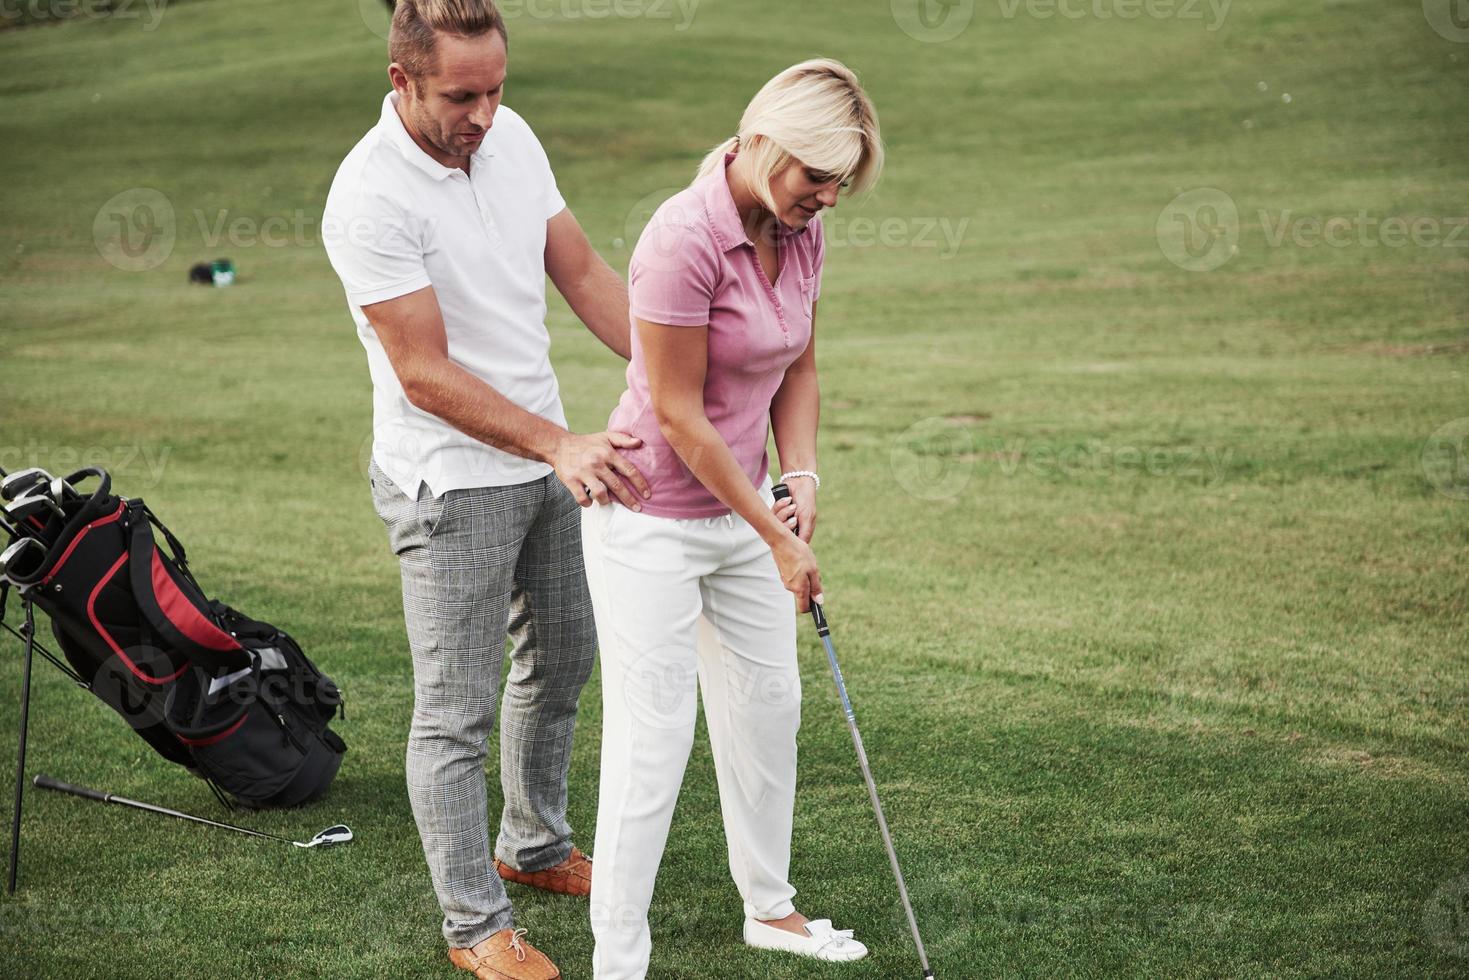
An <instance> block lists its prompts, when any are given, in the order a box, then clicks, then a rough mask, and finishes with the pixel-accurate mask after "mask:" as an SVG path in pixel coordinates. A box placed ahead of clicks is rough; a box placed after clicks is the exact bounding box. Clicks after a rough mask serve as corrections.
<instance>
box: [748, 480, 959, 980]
mask: <svg viewBox="0 0 1469 980" xmlns="http://www.w3.org/2000/svg"><path fill="white" fill-rule="evenodd" d="M771 493H772V494H773V495H774V497H775V499H776V500H784V499H785V498H787V497H789V496H790V495H791V491H790V488H789V487H787V486H786V485H785V484H784V483H777V484H776V485H775V486H774V487H772V488H771ZM793 531H794V529H793ZM811 619H812V620H813V621H814V622H815V623H816V634H817V635H818V636H820V637H821V642H822V644H823V645H824V646H825V647H826V662H827V664H828V665H829V666H830V667H831V676H832V678H833V679H834V680H835V681H836V685H837V694H839V695H840V696H841V699H842V710H843V711H845V712H846V714H847V728H848V729H850V730H851V732H852V744H853V745H854V746H856V747H857V761H858V762H860V763H861V764H862V778H863V779H865V780H866V781H867V795H868V796H870V797H871V798H872V811H873V812H874V813H876V814H877V827H878V830H880V831H882V843H883V846H884V847H886V848H887V852H888V863H890V864H891V865H892V866H893V878H895V879H896V880H897V882H898V895H899V897H901V898H902V900H903V911H904V912H905V913H907V916H908V928H909V929H910V930H911V931H912V933H913V945H914V946H916V947H917V948H918V962H919V964H920V965H921V966H922V967H923V977H924V980H933V970H932V969H930V968H929V965H928V953H927V951H925V950H924V948H923V937H922V936H920V935H919V934H918V920H917V919H916V918H915V917H914V915H913V903H912V902H911V901H910V900H909V898H908V885H907V883H906V882H904V881H903V869H902V868H900V867H899V866H898V852H897V850H896V849H894V847H893V835H892V834H891V833H889V831H888V821H887V817H886V816H884V815H883V812H882V802H881V801H880V800H879V799H878V798H877V783H876V782H874V781H873V778H872V767H871V766H870V765H868V763H867V750H866V749H864V748H863V747H862V733H861V732H859V731H858V730H857V714H856V712H855V711H853V710H852V699H851V698H849V697H848V696H847V682H846V681H845V680H843V679H842V668H841V666H840V665H839V664H838V663H837V653H836V650H835V648H833V647H832V645H831V627H830V626H828V625H827V622H826V614H825V613H824V612H822V609H821V603H819V602H817V601H816V600H815V599H812V600H811Z"/></svg>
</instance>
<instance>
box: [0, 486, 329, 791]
mask: <svg viewBox="0 0 1469 980" xmlns="http://www.w3.org/2000/svg"><path fill="white" fill-rule="evenodd" d="M92 480H95V481H96V484H97V485H96V487H95V489H94V490H92V491H91V492H90V493H89V494H88V493H84V492H78V493H76V494H75V495H74V499H68V500H65V501H64V502H63V503H62V505H61V507H60V508H59V509H60V510H61V511H62V512H60V513H54V514H50V515H49V516H47V517H46V518H45V519H43V520H37V519H32V521H31V522H30V524H29V525H26V526H24V527H22V528H19V529H17V530H19V531H20V533H21V534H25V535H29V536H32V537H35V538H37V539H38V540H39V541H40V542H41V544H42V545H43V546H44V551H43V550H42V549H41V548H34V547H33V548H30V549H29V550H28V551H27V552H26V553H27V555H32V556H33V557H31V558H30V559H29V560H27V561H25V562H24V563H23V565H22V567H14V566H13V565H12V567H10V568H8V569H7V572H6V575H7V579H8V582H7V586H6V587H13V588H14V589H16V590H17V591H18V593H19V594H20V595H21V597H22V598H23V599H24V600H25V601H26V602H27V603H30V604H33V605H34V607H35V608H36V609H40V610H41V611H42V612H44V613H45V614H46V615H47V616H48V617H49V618H50V620H51V630H52V633H53V635H54V636H55V637H56V642H57V644H58V645H59V646H60V648H61V652H62V655H63V656H64V657H65V658H66V661H67V663H68V664H69V665H70V668H71V669H70V670H67V668H66V665H63V664H61V663H59V662H57V661H55V660H54V658H53V662H55V663H57V666H59V667H61V668H62V669H63V670H67V673H68V674H70V675H71V676H72V677H73V679H74V680H76V681H77V683H78V684H80V685H82V686H83V687H86V688H87V689H88V690H90V691H91V692H92V693H93V694H95V695H96V696H97V697H98V698H100V699H101V700H102V701H104V702H106V703H107V704H108V705H110V706H111V707H112V708H113V710H115V711H116V712H117V713H118V714H119V715H121V716H122V717H123V718H124V719H125V720H126V721H127V722H128V724H129V725H131V726H132V728H133V730H134V731H136V732H137V733H138V735H140V736H141V737H142V738H143V740H144V741H146V742H147V743H148V744H149V745H151V746H152V747H153V748H154V749H155V750H156V751H157V752H158V754H159V755H161V756H163V757H164V758H165V759H167V760H169V761H170V762H176V763H178V764H179V765H181V766H184V767H186V768H188V769H189V770H190V771H191V772H194V773H195V774H196V775H199V776H202V777H204V778H205V779H207V780H208V781H209V782H210V784H211V786H213V787H216V792H218V791H219V790H223V791H224V792H225V793H227V794H229V795H230V796H232V797H234V799H235V800H237V801H238V802H240V803H241V804H243V805H244V806H247V807H251V808H265V807H290V806H297V805H300V804H303V803H307V802H309V801H311V800H314V799H316V798H317V797H319V796H321V795H322V794H323V793H325V792H326V790H327V788H328V787H329V786H330V785H331V783H332V780H333V778H335V776H336V774H337V769H338V767H339V766H340V765H341V762H342V755H343V753H344V752H345V751H346V745H345V744H344V743H343V742H342V740H341V738H340V737H338V736H337V734H336V733H335V732H333V731H332V730H331V729H330V728H329V727H327V726H328V722H329V721H331V719H332V718H333V717H334V716H335V715H336V714H337V712H338V711H344V709H343V705H342V697H341V693H340V692H339V691H338V690H337V687H336V685H335V684H334V683H333V682H332V680H331V678H329V677H327V676H326V675H325V674H323V673H322V672H321V671H319V670H317V668H316V666H315V665H314V664H312V662H311V661H310V660H309V659H308V658H307V657H306V655H305V654H303V653H302V652H301V648H300V647H299V646H297V645H296V642H295V641H294V640H293V639H291V637H290V636H289V635H288V634H286V633H285V632H284V631H282V630H279V629H277V628H276V627H274V626H272V625H270V624H269V623H265V622H261V621H259V620H254V619H250V618H249V617H247V616H244V615H242V614H241V613H239V612H237V611H235V610H234V609H232V608H230V607H229V606H227V605H225V604H224V603H222V602H219V601H217V600H211V599H209V598H208V597H207V596H206V595H205V593H204V590H203V589H202V588H200V586H199V583H198V581H197V580H195V578H194V575H193V574H192V572H190V570H189V564H188V557H187V555H186V554H185V552H184V548H183V545H181V544H180V543H179V541H178V539H177V538H175V537H174V536H173V534H171V533H170V532H169V530H168V529H167V528H166V527H164V526H163V524H162V523H161V522H160V521H159V520H158V518H157V517H155V516H154V514H153V512H152V511H151V510H149V509H148V505H147V504H145V503H144V502H143V501H142V500H140V499H128V498H123V497H119V496H116V495H114V494H112V492H111V482H112V481H111V478H110V477H109V476H108V475H107V473H106V472H104V471H102V470H100V469H86V470H81V471H79V472H77V473H74V474H72V475H71V476H70V477H68V478H67V479H66V482H67V484H68V486H69V487H73V488H74V487H76V486H78V485H81V484H84V483H88V482H90V481H92ZM155 529H156V530H157V531H158V533H159V534H161V536H162V537H163V539H164V540H165V541H166V542H167V544H168V551H167V552H165V551H164V549H163V548H160V547H159V545H158V541H157V539H156V538H155V536H154V531H155ZM0 602H3V600H0ZM0 609H3V605H0ZM28 614H30V610H28ZM31 615H33V614H31ZM33 632H34V628H33V627H32V633H33ZM221 799H223V797H221Z"/></svg>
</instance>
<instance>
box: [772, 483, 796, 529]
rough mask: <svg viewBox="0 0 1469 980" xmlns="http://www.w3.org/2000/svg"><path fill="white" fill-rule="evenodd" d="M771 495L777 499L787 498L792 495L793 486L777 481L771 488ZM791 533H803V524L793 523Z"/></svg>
mask: <svg viewBox="0 0 1469 980" xmlns="http://www.w3.org/2000/svg"><path fill="white" fill-rule="evenodd" d="M770 495H771V497H772V498H773V499H774V500H776V501H781V500H786V499H788V498H789V497H790V495H791V488H790V487H788V486H786V485H785V484H784V483H777V484H776V485H775V486H773V487H771V488H770ZM791 533H792V534H796V535H799V534H800V533H801V526H800V525H799V524H794V525H791Z"/></svg>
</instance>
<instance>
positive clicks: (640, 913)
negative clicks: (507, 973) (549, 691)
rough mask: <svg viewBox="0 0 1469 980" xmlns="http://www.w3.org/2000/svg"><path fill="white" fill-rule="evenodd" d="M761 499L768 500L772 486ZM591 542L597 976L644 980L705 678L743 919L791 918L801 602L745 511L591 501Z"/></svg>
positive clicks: (587, 548)
mask: <svg viewBox="0 0 1469 980" xmlns="http://www.w3.org/2000/svg"><path fill="white" fill-rule="evenodd" d="M761 492H762V494H763V496H764V497H765V499H766V502H767V503H769V502H770V488H769V482H768V481H767V483H766V485H765V486H764V487H762V488H761ZM582 547H583V550H584V552H585V555H586V571H587V584H588V586H589V587H590V591H591V595H592V608H593V611H594V613H595V615H596V621H597V636H598V642H599V645H600V647H601V659H602V705H603V719H602V773H601V794H600V798H599V801H598V809H597V837H596V843H595V845H594V848H593V852H592V853H593V857H594V858H595V860H596V870H595V871H594V872H593V874H592V895H591V915H592V933H593V935H594V937H595V938H596V949H595V951H594V953H593V955H592V975H593V976H594V977H596V978H597V980H641V978H643V977H645V976H646V975H647V972H648V960H649V957H650V955H651V953H652V939H651V936H650V932H649V926H648V916H649V907H650V903H651V900H652V897H653V883H654V879H655V878H656V876H657V874H658V864H659V862H660V861H661V860H662V857H663V848H664V844H665V843H666V842H667V839H668V827H669V824H670V822H671V821H672V818H673V808H674V803H675V802H677V800H678V791H679V786H680V784H681V783H682V782H683V774H684V766H685V765H686V763H687V762H688V757H689V750H690V748H691V747H692V746H693V741H694V718H695V713H696V711H697V707H696V698H695V693H694V692H695V686H696V679H697V687H698V689H699V690H700V691H701V692H702V693H703V700H704V716H705V724H706V725H707V726H708V729H709V743H710V747H711V748H712V750H713V754H714V772H715V776H716V778H717V780H718V784H719V803H720V810H721V812H722V814H723V817H724V833H725V840H726V842H727V844H728V846H729V870H730V874H731V875H732V876H733V877H734V882H735V886H736V887H737V888H738V889H739V893H740V897H741V898H742V899H744V906H745V915H747V916H751V917H754V918H758V919H779V918H783V917H785V916H787V915H789V914H791V912H792V911H794V906H793V905H792V904H791V899H792V898H793V897H794V896H795V894H796V890H795V889H794V888H792V887H791V885H790V882H789V881H788V880H787V879H788V877H789V872H790V856H791V822H792V810H793V808H794V805H795V795H796V730H797V728H799V727H800V723H801V678H800V673H799V671H798V669H797V666H796V614H795V604H794V601H793V599H792V598H791V594H790V593H789V592H787V591H786V589H785V588H784V586H782V585H781V581H780V575H779V573H778V572H777V570H776V565H775V559H774V558H773V557H772V556H771V554H770V548H769V546H768V545H766V544H765V542H764V541H763V540H761V538H760V536H759V534H757V533H756V532H755V530H754V529H753V528H751V527H750V525H749V524H748V523H746V522H745V521H744V520H743V519H742V518H741V517H739V515H737V514H734V515H731V516H729V517H716V518H694V519H688V520H675V519H671V518H666V517H653V516H650V515H647V514H641V513H638V512H636V511H631V510H628V509H627V508H625V507H623V506H621V505H620V504H612V505H607V506H602V505H599V504H593V505H592V506H591V507H589V508H585V509H584V510H583V511H582ZM701 614H702V615H701ZM655 918H658V919H661V918H663V916H655ZM731 928H732V930H733V928H734V924H731Z"/></svg>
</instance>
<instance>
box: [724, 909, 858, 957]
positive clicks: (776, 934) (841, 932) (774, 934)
mask: <svg viewBox="0 0 1469 980" xmlns="http://www.w3.org/2000/svg"><path fill="white" fill-rule="evenodd" d="M805 930H806V934H805V935H797V934H796V933H794V932H787V931H786V930H784V929H780V928H777V927H776V926H772V925H766V924H765V923H764V922H761V921H760V920H759V919H746V920H745V945H746V946H754V947H755V948H756V949H779V950H783V951H785V952H787V953H795V954H797V955H798V956H810V957H813V958H814V959H818V960H831V961H836V962H845V961H849V960H860V959H861V958H862V957H864V956H866V955H867V947H866V946H864V945H862V944H861V943H859V942H858V941H857V940H855V939H853V938H852V930H851V929H833V928H832V927H831V920H830V919H812V920H811V921H810V922H808V923H806V925H805Z"/></svg>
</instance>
